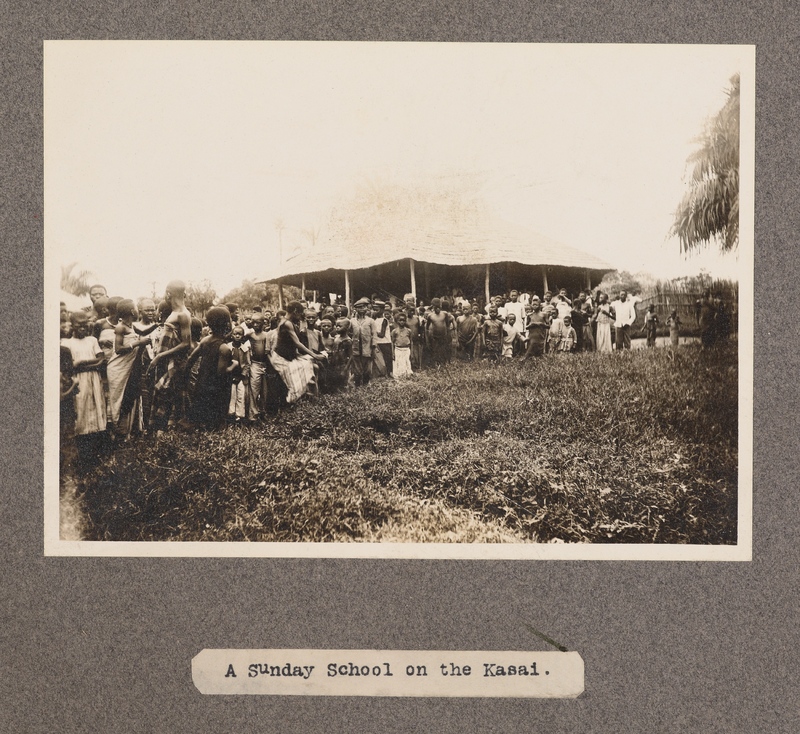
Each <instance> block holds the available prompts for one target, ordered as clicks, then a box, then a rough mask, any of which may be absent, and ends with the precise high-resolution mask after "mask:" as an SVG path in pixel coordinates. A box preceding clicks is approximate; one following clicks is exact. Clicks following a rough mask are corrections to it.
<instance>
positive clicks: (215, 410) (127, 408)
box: [61, 281, 708, 465]
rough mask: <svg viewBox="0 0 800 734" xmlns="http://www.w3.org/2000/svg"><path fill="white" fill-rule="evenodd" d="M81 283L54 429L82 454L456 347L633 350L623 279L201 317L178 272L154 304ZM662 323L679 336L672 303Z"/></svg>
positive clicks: (474, 350) (296, 304)
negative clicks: (576, 289) (80, 306)
mask: <svg viewBox="0 0 800 734" xmlns="http://www.w3.org/2000/svg"><path fill="white" fill-rule="evenodd" d="M89 296H90V299H91V303H92V305H91V307H89V308H87V309H84V310H79V311H75V312H72V313H69V312H68V311H67V310H66V308H65V307H64V305H63V304H62V311H61V428H62V439H63V440H64V441H70V442H72V444H73V445H74V446H75V448H76V449H77V451H76V452H75V454H76V457H77V459H76V460H77V461H79V462H81V463H82V464H83V465H87V464H91V461H92V458H93V457H95V456H97V455H98V454H99V453H102V451H103V450H105V449H104V447H105V448H107V447H108V446H109V445H113V444H114V443H117V442H120V441H126V440H127V439H129V438H130V436H131V435H134V434H141V433H144V432H151V433H153V434H155V435H156V436H157V435H160V434H161V433H162V432H163V431H165V430H167V429H168V428H170V427H174V426H181V427H199V428H206V429H216V428H219V427H221V426H223V425H225V424H226V423H232V424H241V423H257V422H258V421H259V420H261V419H262V418H264V417H265V416H266V415H267V414H269V413H274V412H276V411H278V410H279V409H280V408H281V407H283V406H287V405H291V404H294V403H296V402H297V401H298V400H300V399H301V398H302V397H303V396H304V395H306V394H312V395H313V394H317V393H320V392H335V391H338V390H343V389H347V388H350V387H358V386H361V385H366V384H367V383H368V382H369V381H370V380H372V379H379V378H384V377H387V378H393V379H402V378H404V377H406V376H408V375H411V374H413V373H414V372H418V371H420V370H423V369H427V368H434V367H437V366H440V365H443V364H446V363H448V362H450V361H451V360H453V359H461V360H465V361H471V360H479V359H480V360H489V361H494V362H497V361H500V360H505V359H515V358H516V359H519V360H523V361H524V360H527V359H532V358H540V357H543V356H545V355H548V354H569V353H572V352H576V351H599V352H611V351H612V349H614V348H616V349H618V350H622V349H629V348H630V346H631V328H632V326H633V324H634V321H635V320H636V309H635V301H634V299H633V298H630V297H629V296H628V294H627V293H626V292H625V291H620V292H619V294H618V296H617V298H616V299H615V300H613V301H610V300H609V297H608V294H606V293H603V292H600V291H595V292H594V293H591V292H588V291H581V292H580V293H578V295H577V296H576V297H575V298H574V299H570V298H569V297H568V295H567V292H566V290H564V289H562V290H560V291H559V292H558V293H551V292H549V291H548V292H546V293H544V295H543V297H542V298H541V299H540V298H539V297H538V296H535V295H529V294H527V293H525V294H522V296H521V295H520V293H519V292H518V291H516V290H512V291H511V292H510V293H509V294H508V296H507V297H506V296H499V295H498V296H495V297H493V298H492V299H491V300H490V302H489V303H488V304H486V305H485V306H483V304H479V303H476V302H470V301H468V300H467V299H464V298H460V297H458V298H452V299H442V298H433V299H431V301H430V304H428V305H426V306H425V305H420V304H419V303H418V302H417V301H416V299H414V298H413V297H412V296H410V295H409V296H406V298H405V300H404V301H400V300H398V299H395V298H392V299H390V300H387V301H383V300H380V299H378V298H371V299H370V298H360V299H358V300H356V301H355V303H354V304H352V308H349V307H348V306H347V305H345V304H338V305H331V304H327V303H324V304H323V303H309V302H304V301H299V300H295V301H291V302H289V303H288V304H287V306H286V309H285V310H283V309H281V310H277V311H276V312H275V313H273V312H271V311H270V310H268V309H267V308H266V305H264V306H262V307H255V308H253V309H252V310H248V311H247V312H246V313H241V312H240V308H239V306H238V305H237V304H235V303H228V304H225V305H224V306H223V305H219V306H214V307H212V308H211V309H210V310H208V311H207V312H206V313H205V314H204V318H203V319H200V318H199V317H198V316H197V315H194V314H192V313H191V312H190V311H189V309H188V308H187V307H186V286H185V284H184V283H183V282H181V281H172V282H171V283H169V285H168V286H167V289H166V294H165V297H164V300H163V301H161V302H160V303H158V304H156V303H155V302H154V300H152V299H150V298H140V299H139V300H138V302H134V301H133V300H132V299H127V298H120V297H110V298H109V297H108V295H107V292H106V289H105V288H104V287H103V286H100V285H96V286H93V287H92V288H91V289H90V292H89ZM704 308H706V307H705V306H704ZM705 316H706V317H707V316H708V314H705ZM657 325H658V317H657V315H656V314H655V310H654V308H653V307H650V308H649V309H648V311H647V313H646V315H645V323H644V326H643V328H642V331H643V332H645V333H646V334H647V342H648V345H650V346H652V345H654V344H655V337H656V329H657ZM667 326H668V327H669V330H670V336H671V340H672V344H673V345H675V346H677V343H678V335H679V332H680V327H681V322H680V319H679V318H678V316H677V313H676V312H674V311H673V313H672V314H671V315H670V318H669V319H668V320H667ZM73 439H74V440H73Z"/></svg>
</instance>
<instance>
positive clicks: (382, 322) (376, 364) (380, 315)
mask: <svg viewBox="0 0 800 734" xmlns="http://www.w3.org/2000/svg"><path fill="white" fill-rule="evenodd" d="M372 330H373V331H372V345H373V347H376V349H375V353H374V355H373V363H372V364H373V367H372V376H373V377H391V376H392V333H391V329H390V327H389V319H387V318H386V307H385V304H384V303H383V302H382V301H375V303H373V304H372Z"/></svg>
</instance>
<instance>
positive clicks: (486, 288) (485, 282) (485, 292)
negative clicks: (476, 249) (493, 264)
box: [483, 263, 490, 306]
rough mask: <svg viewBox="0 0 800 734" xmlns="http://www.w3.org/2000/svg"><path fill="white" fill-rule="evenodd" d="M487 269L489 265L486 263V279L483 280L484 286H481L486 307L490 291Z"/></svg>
mask: <svg viewBox="0 0 800 734" xmlns="http://www.w3.org/2000/svg"><path fill="white" fill-rule="evenodd" d="M489 267H490V265H489V263H486V278H485V279H484V284H483V291H484V296H485V297H486V305H487V306H488V305H489V297H490V291H489Z"/></svg>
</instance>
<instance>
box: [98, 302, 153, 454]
mask: <svg viewBox="0 0 800 734" xmlns="http://www.w3.org/2000/svg"><path fill="white" fill-rule="evenodd" d="M136 316H137V313H136V306H135V304H134V303H133V301H132V300H130V299H129V298H125V299H123V300H121V301H120V302H119V303H118V304H117V318H118V323H117V326H116V328H115V329H114V352H113V354H112V356H111V359H110V360H109V361H108V365H107V366H106V375H107V377H108V400H109V409H110V414H111V424H112V426H113V430H114V431H115V433H116V435H118V436H121V437H122V436H124V437H125V439H128V438H129V437H130V435H131V433H132V432H136V433H141V432H142V430H143V429H144V422H143V420H142V400H141V382H142V359H141V356H142V350H143V349H144V348H145V347H146V346H147V345H148V344H149V343H150V337H149V336H139V334H137V333H136V331H135V330H134V328H133V321H134V319H135V318H136Z"/></svg>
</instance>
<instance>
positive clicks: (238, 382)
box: [228, 324, 250, 423]
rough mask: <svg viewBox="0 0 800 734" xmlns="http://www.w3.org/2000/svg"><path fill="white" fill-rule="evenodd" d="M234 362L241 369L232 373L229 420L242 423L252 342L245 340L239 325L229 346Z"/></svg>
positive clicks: (242, 328) (232, 335)
mask: <svg viewBox="0 0 800 734" xmlns="http://www.w3.org/2000/svg"><path fill="white" fill-rule="evenodd" d="M228 346H229V347H230V349H231V354H232V356H233V359H234V361H236V362H238V363H239V368H238V369H236V370H234V372H232V373H231V400H230V403H229V404H228V420H229V421H231V422H232V423H241V422H242V421H243V420H244V418H245V410H246V405H247V393H248V392H249V391H248V385H247V383H248V380H249V378H250V342H249V341H245V340H244V327H243V326H242V325H241V324H237V325H236V326H234V327H233V329H232V330H231V342H230V344H229V345H228Z"/></svg>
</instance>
